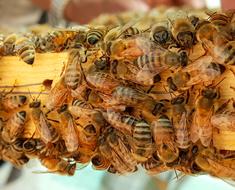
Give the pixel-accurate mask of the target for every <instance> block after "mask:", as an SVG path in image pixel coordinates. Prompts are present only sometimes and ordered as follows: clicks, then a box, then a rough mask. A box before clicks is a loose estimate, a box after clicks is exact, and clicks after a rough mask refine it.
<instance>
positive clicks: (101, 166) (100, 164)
mask: <svg viewBox="0 0 235 190" xmlns="http://www.w3.org/2000/svg"><path fill="white" fill-rule="evenodd" d="M91 163H92V167H93V168H95V169H96V170H106V169H108V168H109V167H110V161H109V160H108V159H106V158H105V157H104V156H103V155H102V154H100V153H96V154H95V155H94V156H93V157H92V159H91Z"/></svg>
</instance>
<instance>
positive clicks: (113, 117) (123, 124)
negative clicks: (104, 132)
mask: <svg viewBox="0 0 235 190" xmlns="http://www.w3.org/2000/svg"><path fill="white" fill-rule="evenodd" d="M103 115H104V118H105V119H106V120H107V121H108V122H109V124H110V125H112V127H114V128H116V129H117V130H119V131H121V132H122V133H124V134H126V135H132V132H133V129H134V126H135V124H136V123H137V121H138V120H137V119H136V118H134V117H132V116H129V115H124V114H121V113H119V112H116V111H114V110H112V109H110V108H108V109H107V112H105V113H103Z"/></svg>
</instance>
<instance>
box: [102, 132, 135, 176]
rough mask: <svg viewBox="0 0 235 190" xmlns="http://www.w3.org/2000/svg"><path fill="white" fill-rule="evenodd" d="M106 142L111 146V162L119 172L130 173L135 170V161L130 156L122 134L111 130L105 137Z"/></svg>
mask: <svg viewBox="0 0 235 190" xmlns="http://www.w3.org/2000/svg"><path fill="white" fill-rule="evenodd" d="M107 143H108V145H109V146H110V148H111V153H110V154H111V156H112V160H111V164H112V165H113V166H114V167H115V168H116V170H117V171H118V172H119V173H121V174H125V173H130V172H134V171H136V165H137V162H136V160H135V159H134V157H133V156H132V154H131V152H130V149H129V147H128V146H127V144H125V139H124V136H123V134H121V133H119V132H118V131H115V130H114V131H113V133H111V134H109V136H108V137H107Z"/></svg>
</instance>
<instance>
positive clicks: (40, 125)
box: [29, 101, 59, 144]
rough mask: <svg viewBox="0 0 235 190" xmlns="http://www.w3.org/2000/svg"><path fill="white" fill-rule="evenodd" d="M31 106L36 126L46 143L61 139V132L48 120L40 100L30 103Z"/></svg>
mask: <svg viewBox="0 0 235 190" xmlns="http://www.w3.org/2000/svg"><path fill="white" fill-rule="evenodd" d="M29 107H30V108H31V117H32V120H33V122H34V124H35V126H36V131H37V132H38V133H39V135H40V138H41V139H42V141H43V142H44V143H46V144H47V143H49V142H56V141H57V140H58V139H59V134H58V132H57V131H56V129H55V128H54V127H53V126H52V125H51V123H50V122H49V121H48V119H47V117H46V115H45V114H44V113H43V111H42V109H41V108H40V107H41V102H40V101H33V102H32V103H30V104H29Z"/></svg>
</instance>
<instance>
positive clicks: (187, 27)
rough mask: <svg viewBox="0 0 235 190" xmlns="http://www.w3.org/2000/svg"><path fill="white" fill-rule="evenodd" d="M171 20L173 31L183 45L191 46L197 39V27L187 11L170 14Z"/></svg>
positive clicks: (176, 38)
mask: <svg viewBox="0 0 235 190" xmlns="http://www.w3.org/2000/svg"><path fill="white" fill-rule="evenodd" d="M168 16H169V19H170V21H171V25H172V26H171V33H172V35H173V37H174V39H175V40H176V41H177V42H178V43H179V45H180V46H181V47H184V48H191V47H192V46H193V45H194V40H195V28H194V26H193V24H192V23H191V22H190V20H189V18H188V16H187V14H186V12H183V11H177V13H174V14H172V15H168Z"/></svg>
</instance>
